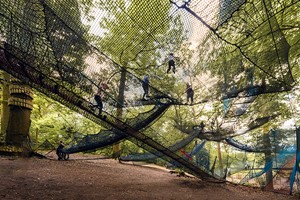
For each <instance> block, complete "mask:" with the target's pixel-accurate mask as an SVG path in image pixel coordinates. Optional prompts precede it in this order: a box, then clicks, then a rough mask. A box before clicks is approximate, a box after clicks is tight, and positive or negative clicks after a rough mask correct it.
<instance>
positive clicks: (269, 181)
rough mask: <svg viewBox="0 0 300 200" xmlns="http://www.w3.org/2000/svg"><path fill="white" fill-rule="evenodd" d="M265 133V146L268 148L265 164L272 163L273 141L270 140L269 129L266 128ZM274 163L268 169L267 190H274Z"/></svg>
mask: <svg viewBox="0 0 300 200" xmlns="http://www.w3.org/2000/svg"><path fill="white" fill-rule="evenodd" d="M264 132H265V133H264V135H263V137H264V138H263V141H264V147H265V149H266V151H265V165H268V164H270V163H272V149H271V148H272V147H271V141H270V136H269V131H268V130H264ZM272 169H273V164H271V167H270V169H269V170H268V171H266V185H265V189H266V190H272V189H273V188H274V187H273V173H272Z"/></svg>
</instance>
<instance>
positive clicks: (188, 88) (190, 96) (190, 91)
mask: <svg viewBox="0 0 300 200" xmlns="http://www.w3.org/2000/svg"><path fill="white" fill-rule="evenodd" d="M185 92H186V103H187V104H188V103H189V101H190V100H191V104H193V102H194V90H193V88H192V86H191V85H190V84H188V83H187V84H186V90H185Z"/></svg>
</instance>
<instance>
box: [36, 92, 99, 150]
mask: <svg viewBox="0 0 300 200" xmlns="http://www.w3.org/2000/svg"><path fill="white" fill-rule="evenodd" d="M35 93H36V95H35V97H34V100H33V104H34V107H33V110H32V114H31V128H30V134H31V138H32V140H34V141H35V140H36V138H37V139H38V141H37V142H38V143H42V142H44V141H45V140H46V139H48V140H49V141H50V142H52V143H54V144H56V143H57V142H58V141H59V140H63V141H64V142H65V143H66V144H75V143H76V141H77V140H79V139H80V138H81V137H83V136H84V135H85V134H94V133H98V132H99V130H100V129H101V127H99V126H98V125H96V124H95V123H93V122H91V121H90V120H88V119H86V118H84V117H83V116H81V115H79V114H77V113H75V112H73V111H71V110H69V109H68V108H66V107H65V106H63V105H61V104H60V103H58V102H55V101H53V100H51V99H49V98H48V97H46V96H45V95H42V94H41V93H38V92H35Z"/></svg>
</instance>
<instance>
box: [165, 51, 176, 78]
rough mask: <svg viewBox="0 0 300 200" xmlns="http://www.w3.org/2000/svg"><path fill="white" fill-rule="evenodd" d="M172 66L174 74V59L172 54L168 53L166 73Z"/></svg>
mask: <svg viewBox="0 0 300 200" xmlns="http://www.w3.org/2000/svg"><path fill="white" fill-rule="evenodd" d="M171 68H173V73H174V74H175V61H174V54H173V53H170V54H169V56H168V70H167V73H169V71H170V70H171Z"/></svg>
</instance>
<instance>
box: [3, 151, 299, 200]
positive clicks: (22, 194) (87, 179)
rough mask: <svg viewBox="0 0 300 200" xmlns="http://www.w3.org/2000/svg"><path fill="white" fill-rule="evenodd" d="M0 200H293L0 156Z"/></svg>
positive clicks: (104, 165) (150, 173) (103, 164)
mask: <svg viewBox="0 0 300 200" xmlns="http://www.w3.org/2000/svg"><path fill="white" fill-rule="evenodd" d="M0 176H1V181H0V199H1V200H9V199H20V200H21V199H22V200H23V199H24V200H35V199H38V200H40V199H45V200H48V199H55V200H61V199H68V200H73V199H75V200H76V199H80V200H85V199H88V200H93V199H97V200H118V199H120V200H121V199H122V200H126V199H128V200H129V199H130V200H135V199H138V200H144V199H151V200H152V199H157V200H159V199H163V200H170V199H173V200H189V199H191V200H194V199H200V200H217V199H218V200H219V199H221V200H258V199H259V200H295V199H298V197H296V196H290V195H284V194H279V193H273V192H266V191H261V190H260V189H254V188H249V187H245V186H239V185H232V184H229V183H209V182H204V181H201V180H199V179H198V178H194V177H186V176H184V177H179V176H177V174H171V173H170V172H169V171H168V170H167V169H164V168H159V167H151V166H145V165H133V164H122V163H119V162H118V161H117V160H113V159H103V158H99V157H95V156H94V157H91V156H88V157H87V156H83V155H81V156H79V155H77V156H75V157H74V155H71V156H70V160H68V161H58V160H56V158H55V157H54V155H53V156H52V157H51V156H50V157H49V159H39V158H27V159H25V158H17V157H7V156H6V157H4V156H2V157H0Z"/></svg>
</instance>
